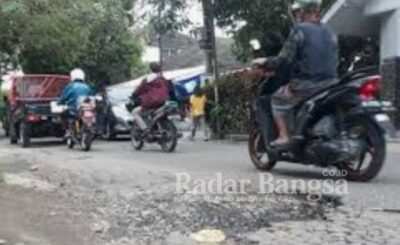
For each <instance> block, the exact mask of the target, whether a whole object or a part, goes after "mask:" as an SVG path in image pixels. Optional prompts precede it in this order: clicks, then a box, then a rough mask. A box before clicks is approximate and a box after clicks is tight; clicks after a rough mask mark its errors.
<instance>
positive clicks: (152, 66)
mask: <svg viewBox="0 0 400 245" xmlns="http://www.w3.org/2000/svg"><path fill="white" fill-rule="evenodd" d="M149 67H150V70H151V72H153V73H160V72H161V66H160V64H159V63H158V62H151V63H150V65H149Z"/></svg>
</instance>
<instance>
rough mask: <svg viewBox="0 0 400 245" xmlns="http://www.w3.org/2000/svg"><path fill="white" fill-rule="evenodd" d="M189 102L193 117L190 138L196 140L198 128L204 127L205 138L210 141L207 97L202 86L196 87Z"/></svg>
mask: <svg viewBox="0 0 400 245" xmlns="http://www.w3.org/2000/svg"><path fill="white" fill-rule="evenodd" d="M189 104H190V115H191V119H192V127H191V135H190V140H194V138H195V137H196V132H197V130H198V129H203V130H204V140H205V141H208V140H209V130H208V126H207V124H206V120H205V116H206V111H205V109H206V104H207V97H206V95H205V94H204V92H203V90H202V89H201V88H200V87H198V88H196V90H195V93H194V94H193V95H192V96H191V97H190V100H189Z"/></svg>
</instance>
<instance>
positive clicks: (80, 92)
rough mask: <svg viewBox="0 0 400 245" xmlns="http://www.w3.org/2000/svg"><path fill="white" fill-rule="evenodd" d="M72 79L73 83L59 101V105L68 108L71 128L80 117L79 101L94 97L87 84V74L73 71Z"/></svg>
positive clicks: (81, 71) (79, 70)
mask: <svg viewBox="0 0 400 245" xmlns="http://www.w3.org/2000/svg"><path fill="white" fill-rule="evenodd" d="M70 78H71V82H70V83H69V84H68V85H67V86H66V87H65V88H64V90H63V92H62V93H61V97H60V98H59V100H58V104H59V105H67V106H68V110H67V115H66V117H67V121H68V125H69V126H70V125H71V122H72V123H73V121H74V120H75V119H76V117H77V116H78V111H79V110H78V109H79V108H78V99H79V98H80V97H86V96H92V95H94V91H93V89H92V87H91V86H90V85H89V84H87V83H86V82H85V72H84V71H83V70H82V69H79V68H76V69H74V70H72V71H71V73H70ZM68 128H69V127H68Z"/></svg>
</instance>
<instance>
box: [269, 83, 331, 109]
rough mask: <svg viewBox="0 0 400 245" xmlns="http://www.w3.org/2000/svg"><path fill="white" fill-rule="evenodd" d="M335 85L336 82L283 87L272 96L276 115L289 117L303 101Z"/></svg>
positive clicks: (290, 84) (292, 84) (295, 84)
mask: <svg viewBox="0 0 400 245" xmlns="http://www.w3.org/2000/svg"><path fill="white" fill-rule="evenodd" d="M335 83H336V80H327V81H321V82H312V81H293V82H290V83H289V84H288V85H286V86H283V87H281V88H280V89H279V90H278V91H277V92H276V93H275V94H274V95H273V96H272V108H273V110H274V113H277V114H283V115H287V114H289V113H291V112H292V111H293V109H294V107H296V106H297V105H298V104H299V103H301V102H302V101H303V100H305V99H307V98H309V97H311V96H312V95H313V94H315V93H317V92H318V91H321V90H323V89H324V88H327V87H329V86H331V85H333V84H335Z"/></svg>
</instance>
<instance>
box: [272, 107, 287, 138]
mask: <svg viewBox="0 0 400 245" xmlns="http://www.w3.org/2000/svg"><path fill="white" fill-rule="evenodd" d="M274 119H275V123H276V126H277V127H278V131H279V137H278V139H277V140H275V141H274V142H272V143H271V145H282V144H286V143H288V142H289V138H290V134H289V126H288V122H287V119H286V118H285V116H284V115H283V114H281V113H275V114H274Z"/></svg>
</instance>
